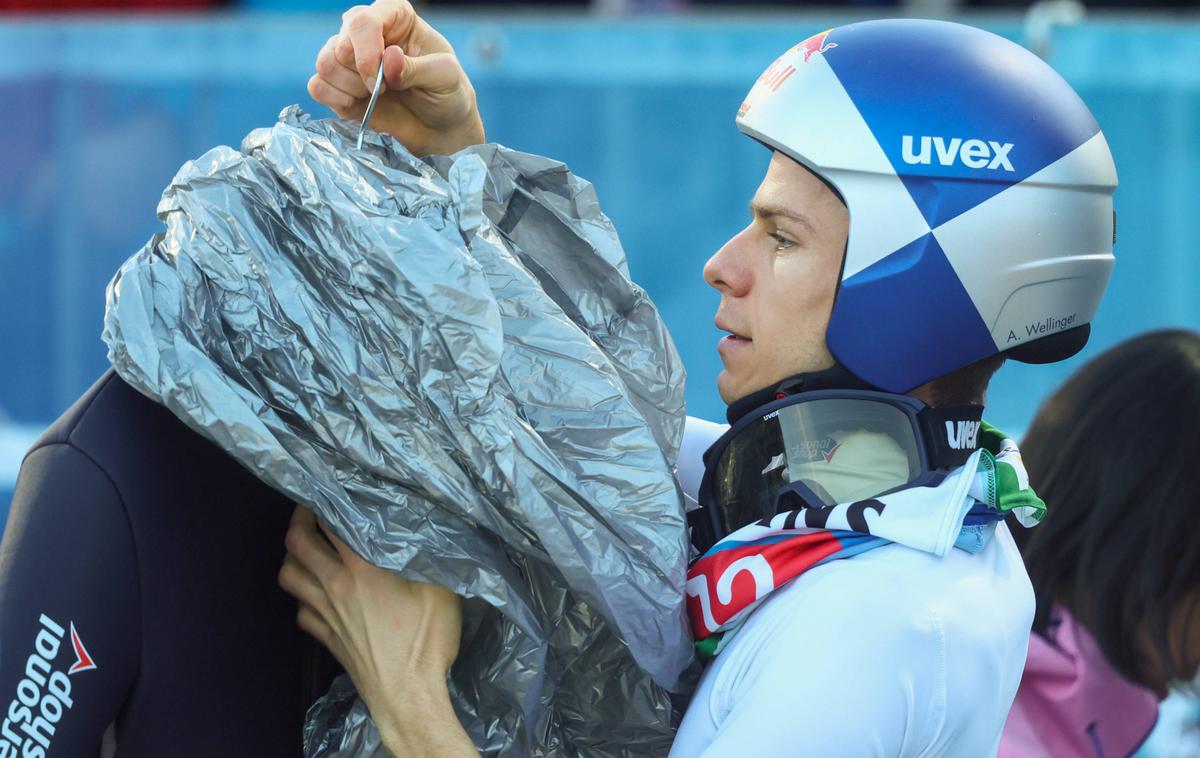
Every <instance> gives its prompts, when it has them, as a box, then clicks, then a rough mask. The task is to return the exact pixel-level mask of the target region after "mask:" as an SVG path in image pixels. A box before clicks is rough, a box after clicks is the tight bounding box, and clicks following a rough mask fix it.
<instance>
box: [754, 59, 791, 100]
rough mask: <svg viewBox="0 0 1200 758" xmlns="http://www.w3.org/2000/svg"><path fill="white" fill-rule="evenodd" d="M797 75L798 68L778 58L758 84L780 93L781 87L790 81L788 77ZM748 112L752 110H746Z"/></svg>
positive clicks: (768, 67) (759, 79)
mask: <svg viewBox="0 0 1200 758" xmlns="http://www.w3.org/2000/svg"><path fill="white" fill-rule="evenodd" d="M794 73H796V67H795V66H792V65H788V64H787V63H785V62H784V60H783V58H782V57H780V58H776V59H775V62H774V63H772V64H771V65H770V66H767V70H766V71H764V72H762V76H760V77H758V83H759V84H761V85H763V86H765V87H768V88H770V90H771V91H772V92H778V91H779V86H780V85H781V84H783V83H784V82H786V81H787V80H788V77H789V76H791V75H792V74H794ZM746 110H750V109H749V108H746Z"/></svg>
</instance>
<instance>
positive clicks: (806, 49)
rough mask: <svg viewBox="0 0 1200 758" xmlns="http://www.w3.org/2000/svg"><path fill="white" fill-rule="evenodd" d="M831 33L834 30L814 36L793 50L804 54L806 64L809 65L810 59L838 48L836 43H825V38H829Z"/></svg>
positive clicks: (827, 30)
mask: <svg viewBox="0 0 1200 758" xmlns="http://www.w3.org/2000/svg"><path fill="white" fill-rule="evenodd" d="M831 31H833V30H832V29H826V30H825V31H823V32H821V33H820V34H814V35H813V36H811V37H809V38H808V39H806V40H804V41H803V42H801V43H800V44H799V45H796V46H795V47H793V48H792V50H794V51H797V52H803V53H804V62H805V63H808V59H809V58H812V57H813V56H814V55H819V54H821V53H823V52H825V51H826V50H832V49H833V48H835V47H837V43H836V42H826V41H825V38H826V37H828V36H829V33H830V32H831Z"/></svg>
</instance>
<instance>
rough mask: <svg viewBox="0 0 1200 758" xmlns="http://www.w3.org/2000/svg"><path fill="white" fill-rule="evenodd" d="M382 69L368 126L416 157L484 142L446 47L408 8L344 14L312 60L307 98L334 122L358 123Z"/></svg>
mask: <svg viewBox="0 0 1200 758" xmlns="http://www.w3.org/2000/svg"><path fill="white" fill-rule="evenodd" d="M381 62H382V65H383V86H384V87H385V90H384V92H383V94H381V95H380V96H379V101H378V102H377V103H376V105H375V113H374V114H373V115H372V116H371V123H370V124H368V126H370V127H371V128H373V129H376V130H378V131H381V132H388V133H389V134H391V135H393V136H394V137H396V139H398V140H400V143H401V144H402V145H404V146H405V147H406V148H408V149H409V150H410V151H411V152H412V153H413V154H414V155H418V156H424V155H431V154H438V155H448V154H450V153H454V152H457V151H458V150H461V149H463V148H465V147H469V146H471V145H478V144H482V143H483V142H484V132H483V121H482V120H481V119H480V117H479V108H478V106H477V105H476V102H475V88H474V87H472V86H471V81H470V80H469V79H468V78H467V74H466V72H465V71H463V69H462V66H461V65H459V62H458V58H457V57H456V56H455V55H454V49H453V48H452V47H451V46H450V43H449V42H447V41H446V38H445V37H443V36H442V35H441V34H439V33H438V32H437V30H435V29H434V28H433V27H432V26H430V25H429V24H427V23H426V22H425V21H424V20H423V19H422V18H421V17H420V16H418V15H417V12H416V11H415V10H413V7H412V5H411V4H410V3H409V2H408V0H376V1H375V2H374V3H372V4H371V5H356V6H354V7H353V8H351V9H350V10H348V11H346V12H345V13H344V14H343V15H342V28H341V30H340V31H339V32H338V33H337V34H335V35H334V36H332V37H330V38H329V40H328V41H327V42H326V43H325V46H324V47H322V48H321V51H320V53H319V54H318V55H317V66H316V68H317V72H316V73H315V74H313V76H312V78H311V79H309V80H308V92H309V94H310V95H312V96H313V99H314V100H316V101H317V102H319V103H322V104H324V105H327V106H329V107H330V108H332V109H333V111H334V112H335V113H337V115H338V116H340V117H342V118H346V119H355V120H361V119H362V117H363V114H364V113H366V110H367V102H368V101H369V100H370V97H371V88H372V87H373V86H374V84H375V76H376V73H377V72H378V71H379V66H380V64H381Z"/></svg>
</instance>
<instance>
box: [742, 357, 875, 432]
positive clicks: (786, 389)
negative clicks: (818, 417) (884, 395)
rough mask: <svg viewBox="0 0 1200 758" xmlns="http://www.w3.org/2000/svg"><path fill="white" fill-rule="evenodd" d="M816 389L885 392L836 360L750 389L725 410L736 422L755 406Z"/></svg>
mask: <svg viewBox="0 0 1200 758" xmlns="http://www.w3.org/2000/svg"><path fill="white" fill-rule="evenodd" d="M815 390H871V391H873V392H882V391H883V390H881V389H879V388H878V387H875V386H874V385H872V384H870V383H869V382H865V381H863V380H862V379H859V378H858V377H857V376H855V375H854V374H852V373H850V370H849V369H847V368H846V367H845V366H843V365H842V364H840V363H835V364H833V366H831V367H829V368H827V369H824V370H822V371H810V372H808V373H804V374H796V375H795V376H790V377H788V378H787V379H784V380H783V381H779V382H774V383H773V384H769V385H767V386H766V387H763V388H762V389H760V390H756V391H754V392H751V393H750V394H749V395H746V396H745V397H741V398H738V399H737V400H734V401H733V402H732V403H730V404H729V407H728V408H727V409H726V410H725V418H726V420H727V421H728V422H729V423H731V424H733V423H736V422H737V420H738V419H740V418H741V417H742V416H745V415H746V414H748V413H750V412H752V411H753V410H754V409H755V408H759V407H761V406H763V405H766V404H767V403H769V402H771V401H772V400H778V399H780V398H783V397H787V396H789V395H796V394H799V393H801V392H813V391H815Z"/></svg>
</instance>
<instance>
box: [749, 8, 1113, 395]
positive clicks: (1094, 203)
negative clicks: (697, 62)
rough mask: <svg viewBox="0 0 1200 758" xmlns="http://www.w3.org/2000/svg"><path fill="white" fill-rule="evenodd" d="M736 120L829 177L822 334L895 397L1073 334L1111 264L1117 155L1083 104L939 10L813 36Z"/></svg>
mask: <svg viewBox="0 0 1200 758" xmlns="http://www.w3.org/2000/svg"><path fill="white" fill-rule="evenodd" d="M737 126H738V128H739V129H740V130H741V131H742V132H744V133H745V134H747V135H749V136H751V137H753V138H754V139H757V140H758V141H759V142H762V143H763V144H765V145H766V146H768V147H770V148H772V149H773V150H778V151H779V152H781V153H783V154H785V155H787V156H788V157H790V158H792V159H793V160H796V161H798V162H799V163H800V164H802V165H803V166H805V167H806V168H808V169H809V170H811V171H812V172H814V173H815V174H816V175H817V176H819V177H820V178H821V179H823V180H824V181H825V182H827V183H828V184H829V185H831V186H832V187H833V188H834V189H835V190H836V191H837V192H838V193H840V195H841V197H842V199H843V200H844V201H845V203H846V207H847V209H848V210H849V220H850V229H849V237H848V240H847V247H846V255H845V260H844V262H843V269H842V276H841V283H840V286H839V289H838V293H837V297H836V300H835V302H834V306H833V312H832V314H831V316H830V322H829V327H828V330H827V333H826V341H827V343H828V346H829V350H830V352H831V353H832V354H833V356H834V357H835V358H836V359H837V360H838V362H839V363H840V364H841V365H842V366H843V367H845V368H846V369H847V370H849V371H850V372H851V373H852V374H854V375H855V376H856V377H858V378H859V379H862V380H863V381H865V382H867V383H869V384H871V385H874V386H876V387H879V388H881V389H884V390H887V391H890V392H907V391H910V390H912V389H913V388H915V387H917V386H920V385H921V384H924V383H925V382H928V381H930V380H932V379H935V378H937V377H940V376H944V375H945V374H948V373H950V372H952V371H954V370H956V369H958V368H961V367H963V366H966V365H968V364H970V363H973V362H974V361H977V360H980V359H983V358H986V357H988V356H992V355H996V354H997V353H1001V352H1003V353H1006V354H1007V355H1009V356H1010V357H1012V358H1014V359H1016V360H1020V361H1024V362H1030V363H1045V362H1050V361H1054V360H1062V359H1064V358H1067V357H1069V356H1071V355H1073V354H1075V353H1076V352H1078V351H1079V349H1081V348H1082V347H1083V344H1084V343H1085V342H1086V341H1087V337H1088V333H1089V331H1090V322H1091V320H1092V318H1093V316H1094V315H1095V313H1096V309H1097V307H1098V305H1099V302H1100V297H1101V295H1102V294H1103V292H1104V288H1105V286H1106V285H1107V283H1108V279H1109V275H1110V273H1111V271H1112V266H1113V255H1112V246H1113V242H1114V229H1115V218H1114V215H1113V209H1112V193H1113V191H1114V190H1115V189H1116V185H1117V176H1116V168H1115V167H1114V165H1113V160H1112V155H1111V153H1110V152H1109V148H1108V143H1107V142H1106V141H1105V139H1104V134H1103V133H1102V132H1101V131H1100V127H1099V125H1098V124H1097V123H1096V120H1095V118H1093V116H1092V114H1091V112H1090V111H1089V110H1088V108H1087V106H1086V105H1084V103H1083V101H1082V100H1081V99H1080V98H1079V96H1078V95H1077V94H1076V93H1075V91H1074V90H1073V89H1072V88H1071V87H1070V85H1068V84H1067V83H1066V82H1065V81H1064V80H1063V79H1062V77H1060V76H1059V75H1058V74H1057V73H1055V71H1054V70H1053V69H1051V68H1050V66H1048V65H1047V64H1046V63H1045V62H1043V61H1042V60H1041V59H1040V58H1038V57H1037V56H1036V55H1034V54H1033V53H1031V52H1029V51H1028V50H1026V49H1024V48H1022V47H1021V46H1019V45H1017V44H1015V43H1013V42H1010V41H1008V40H1006V39H1004V38H1002V37H998V36H996V35H994V34H991V33H989V32H985V31H983V30H980V29H975V28H973V27H969V26H964V25H961V24H954V23H949V22H944V21H928V20H914V19H904V20H882V21H867V22H863V23H856V24H850V25H847V26H841V27H837V28H835V29H831V30H829V31H826V32H822V33H820V34H817V35H815V36H813V37H810V38H808V39H807V40H805V41H803V42H801V43H800V44H798V45H796V46H795V47H793V48H791V49H790V50H788V51H787V52H786V53H784V54H783V55H782V56H780V57H779V58H778V59H777V60H776V61H775V62H774V63H772V64H771V65H770V66H769V67H768V68H767V70H766V71H764V72H763V74H762V76H760V77H759V78H758V80H757V81H756V82H755V84H754V86H753V87H752V89H751V90H750V93H749V95H747V97H746V100H745V102H744V103H742V106H741V108H740V109H739V111H738V115H737Z"/></svg>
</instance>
